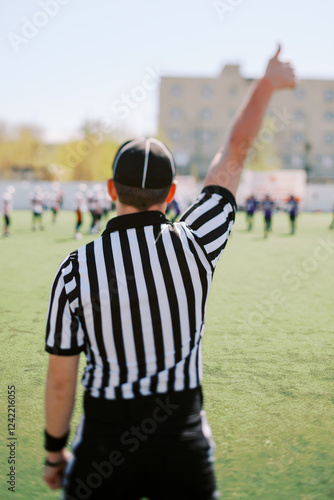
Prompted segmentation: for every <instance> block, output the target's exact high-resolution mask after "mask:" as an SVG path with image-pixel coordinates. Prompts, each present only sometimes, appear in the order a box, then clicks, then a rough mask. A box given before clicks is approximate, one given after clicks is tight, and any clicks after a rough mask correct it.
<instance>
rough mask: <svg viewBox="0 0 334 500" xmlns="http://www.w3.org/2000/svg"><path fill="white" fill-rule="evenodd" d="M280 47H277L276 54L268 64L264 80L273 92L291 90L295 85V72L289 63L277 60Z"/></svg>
mask: <svg viewBox="0 0 334 500" xmlns="http://www.w3.org/2000/svg"><path fill="white" fill-rule="evenodd" d="M280 52H281V46H280V45H278V47H277V50H276V54H275V55H274V57H272V58H271V59H270V61H269V63H268V66H267V69H266V73H265V78H266V79H267V80H268V81H269V82H270V83H271V85H272V86H273V88H274V90H278V89H287V88H293V87H295V86H296V85H297V78H296V75H295V70H294V67H293V65H292V64H291V63H290V62H283V61H281V60H280V59H279V55H280Z"/></svg>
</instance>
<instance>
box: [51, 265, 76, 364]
mask: <svg viewBox="0 0 334 500" xmlns="http://www.w3.org/2000/svg"><path fill="white" fill-rule="evenodd" d="M75 288H76V282H75V277H74V274H73V264H72V260H71V256H69V257H68V258H67V259H65V260H64V261H63V262H62V263H61V265H60V266H59V269H58V271H57V273H56V276H55V279H54V281H53V285H52V289H51V295H50V300H49V309H48V315H47V325H46V344H45V350H46V352H48V353H50V354H55V355H59V356H73V355H75V354H79V353H80V352H81V351H83V350H84V336H83V333H82V328H81V325H80V323H79V319H78V317H77V316H76V315H75V314H74V312H73V307H72V308H71V303H73V304H75V303H76V302H77V300H75V298H74V297H75V295H76V292H75ZM73 304H72V306H73Z"/></svg>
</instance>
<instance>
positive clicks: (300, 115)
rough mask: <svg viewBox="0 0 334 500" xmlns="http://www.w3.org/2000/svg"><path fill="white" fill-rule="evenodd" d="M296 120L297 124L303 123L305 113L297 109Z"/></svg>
mask: <svg viewBox="0 0 334 500" xmlns="http://www.w3.org/2000/svg"><path fill="white" fill-rule="evenodd" d="M295 120H296V121H297V122H302V121H303V120H305V113H304V111H302V110H301V109H297V110H296V111H295Z"/></svg>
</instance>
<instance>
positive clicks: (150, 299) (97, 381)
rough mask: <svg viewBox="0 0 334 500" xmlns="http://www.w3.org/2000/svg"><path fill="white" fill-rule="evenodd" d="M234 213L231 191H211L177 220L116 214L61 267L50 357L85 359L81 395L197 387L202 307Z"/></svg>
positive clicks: (52, 315) (49, 341)
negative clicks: (99, 234)
mask: <svg viewBox="0 0 334 500" xmlns="http://www.w3.org/2000/svg"><path fill="white" fill-rule="evenodd" d="M235 211H236V204H235V200H234V197H233V195H232V194H231V193H230V192H229V191H228V190H226V189H224V188H222V187H219V186H207V187H206V188H204V189H203V191H202V192H201V194H200V195H199V197H198V199H197V200H196V201H195V202H194V203H193V204H192V205H191V207H190V208H189V209H188V210H187V211H186V212H185V213H184V214H183V216H182V217H181V219H180V221H179V222H177V223H173V224H172V223H171V222H170V221H168V220H167V219H166V217H165V215H164V214H163V213H161V212H158V211H147V212H139V213H134V214H129V215H122V216H119V217H116V218H114V219H112V220H110V221H109V222H108V224H107V228H106V230H105V231H104V233H103V234H102V236H101V237H100V238H98V239H96V240H95V241H92V242H91V243H88V244H87V245H85V246H83V247H81V248H79V249H78V250H76V251H75V252H72V253H71V254H70V255H69V256H68V257H67V258H66V259H65V260H64V261H63V262H62V263H61V265H60V267H59V269H58V272H57V274H56V277H55V279H54V283H53V286H52V291H51V297H50V303H49V311H48V320H47V333H46V351H47V352H49V353H51V354H56V355H61V356H66V355H75V354H78V353H80V352H81V351H84V352H85V354H86V357H87V365H86V368H85V371H84V375H83V381H82V383H83V385H84V387H85V390H86V394H88V395H89V396H91V397H94V398H103V399H122V398H125V399H129V398H134V397H136V396H137V395H144V396H145V395H151V394H156V393H166V392H173V391H183V390H186V389H192V388H196V387H198V386H199V385H200V381H201V371H202V369H201V365H202V361H201V338H202V334H203V325H204V313H205V305H206V301H207V297H208V292H209V289H210V285H211V281H212V275H213V271H214V269H215V266H216V264H217V261H218V259H219V257H220V255H221V253H222V251H223V249H224V248H225V245H226V243H227V239H228V237H229V235H230V232H231V229H232V225H233V222H234V218H235Z"/></svg>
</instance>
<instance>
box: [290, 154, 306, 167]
mask: <svg viewBox="0 0 334 500" xmlns="http://www.w3.org/2000/svg"><path fill="white" fill-rule="evenodd" d="M303 163H304V158H303V155H292V157H291V164H292V165H293V166H294V167H301V166H302V165H303Z"/></svg>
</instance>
